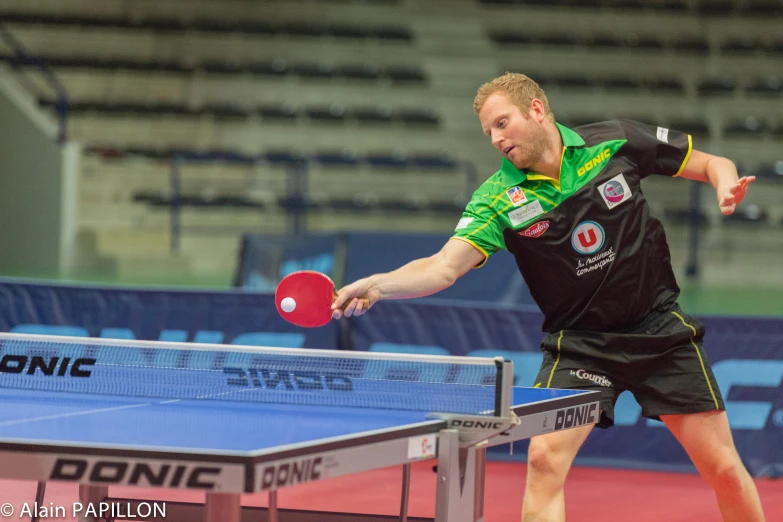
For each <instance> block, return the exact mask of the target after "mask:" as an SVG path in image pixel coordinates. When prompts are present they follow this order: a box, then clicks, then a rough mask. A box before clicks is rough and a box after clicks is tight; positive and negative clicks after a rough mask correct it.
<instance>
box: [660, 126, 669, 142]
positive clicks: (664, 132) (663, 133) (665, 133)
mask: <svg viewBox="0 0 783 522" xmlns="http://www.w3.org/2000/svg"><path fill="white" fill-rule="evenodd" d="M658 140H659V141H662V142H664V143H669V129H664V128H663V127H658Z"/></svg>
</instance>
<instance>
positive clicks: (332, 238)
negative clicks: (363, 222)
mask: <svg viewBox="0 0 783 522" xmlns="http://www.w3.org/2000/svg"><path fill="white" fill-rule="evenodd" d="M449 237H450V236H449V235H448V234H403V233H399V234H390V233H387V234H379V233H361V232H355V233H349V234H342V235H339V236H338V235H329V234H324V235H312V236H304V237H292V236H274V235H268V234H264V235H261V234H246V235H245V236H244V237H243V238H242V249H241V252H240V255H239V266H238V267H237V271H236V275H235V282H234V286H237V287H240V288H242V289H245V290H253V291H260V292H264V291H266V292H272V291H274V288H275V286H276V285H277V282H278V281H280V279H282V278H283V277H284V276H286V275H288V274H289V273H291V272H293V271H294V270H317V271H319V272H323V273H324V274H327V275H329V276H331V277H334V278H336V282H337V283H338V284H340V283H341V282H342V283H350V282H353V281H356V280H357V279H361V278H362V277H367V276H369V275H371V274H375V273H378V272H389V271H391V270H394V269H395V268H398V267H400V266H402V265H404V264H406V263H408V262H410V261H413V260H414V259H418V258H423V257H429V256H431V255H433V254H435V253H436V252H438V251H439V250H440V249H441V248H443V245H444V244H445V243H446V242H447V241H448V240H449ZM339 250H344V255H340V256H338V255H337V252H338V251H339ZM340 276H341V277H340ZM439 297H441V298H444V299H455V300H466V301H485V302H492V303H502V304H533V298H532V297H531V296H530V291H529V289H528V287H527V285H526V284H525V281H524V280H523V279H522V277H520V275H519V270H518V269H517V265H516V261H515V260H514V257H513V256H512V255H510V254H509V253H508V252H498V253H497V254H495V255H493V256H492V257H491V258H490V260H489V261H488V262H487V264H486V265H485V266H484V267H482V268H480V269H478V270H471V271H470V272H468V273H467V274H465V275H464V276H463V277H462V278H461V279H460V284H459V285H454V286H452V287H451V288H447V289H446V290H444V291H443V292H441V293H440V295H439Z"/></svg>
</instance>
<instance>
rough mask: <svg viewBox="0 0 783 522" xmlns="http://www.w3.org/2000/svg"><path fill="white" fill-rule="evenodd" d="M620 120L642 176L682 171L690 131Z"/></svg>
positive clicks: (686, 157) (690, 147)
mask: <svg viewBox="0 0 783 522" xmlns="http://www.w3.org/2000/svg"><path fill="white" fill-rule="evenodd" d="M620 124H621V125H622V127H623V131H624V132H625V137H626V139H627V140H628V141H627V146H628V147H630V148H631V150H632V151H633V152H634V157H635V158H636V164H637V165H638V167H639V174H640V176H641V177H642V178H645V177H647V176H649V175H651V174H658V175H661V176H671V177H674V176H679V175H680V174H682V171H683V170H684V169H685V164H686V163H688V158H690V156H691V150H692V147H693V144H692V140H691V136H690V134H685V133H683V132H678V131H675V130H671V129H666V128H664V127H656V126H654V125H647V124H646V123H639V122H636V121H629V120H623V121H621V122H620Z"/></svg>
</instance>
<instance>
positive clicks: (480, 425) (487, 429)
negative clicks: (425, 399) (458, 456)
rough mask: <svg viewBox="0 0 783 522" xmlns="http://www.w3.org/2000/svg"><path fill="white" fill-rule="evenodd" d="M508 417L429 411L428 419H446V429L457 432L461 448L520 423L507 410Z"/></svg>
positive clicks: (477, 442)
mask: <svg viewBox="0 0 783 522" xmlns="http://www.w3.org/2000/svg"><path fill="white" fill-rule="evenodd" d="M509 413H510V416H509V417H493V416H488V415H464V414H457V413H430V414H428V415H427V418H429V419H441V420H444V421H446V425H447V429H452V430H457V431H458V432H459V445H460V447H461V448H468V447H470V446H475V445H477V444H479V443H481V442H483V441H486V440H487V439H489V438H491V437H494V436H495V435H499V434H501V433H504V432H507V431H509V430H510V429H511V428H513V427H514V426H518V425H519V424H520V422H521V421H520V420H519V417H517V416H516V415H515V414H514V412H513V411H512V412H509Z"/></svg>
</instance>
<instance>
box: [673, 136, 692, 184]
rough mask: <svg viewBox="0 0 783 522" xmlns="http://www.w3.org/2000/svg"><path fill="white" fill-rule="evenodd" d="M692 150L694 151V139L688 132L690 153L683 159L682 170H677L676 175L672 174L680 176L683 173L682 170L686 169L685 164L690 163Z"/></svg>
mask: <svg viewBox="0 0 783 522" xmlns="http://www.w3.org/2000/svg"><path fill="white" fill-rule="evenodd" d="M692 151H693V139H692V138H691V135H690V134H688V153H687V154H686V155H685V159H684V160H682V165H680V170H678V171H677V174H675V175H674V176H672V177H674V178H676V177H677V176H679V175H680V174H682V171H684V170H685V165H687V164H688V160H689V159H690V157H691V152H692Z"/></svg>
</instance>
